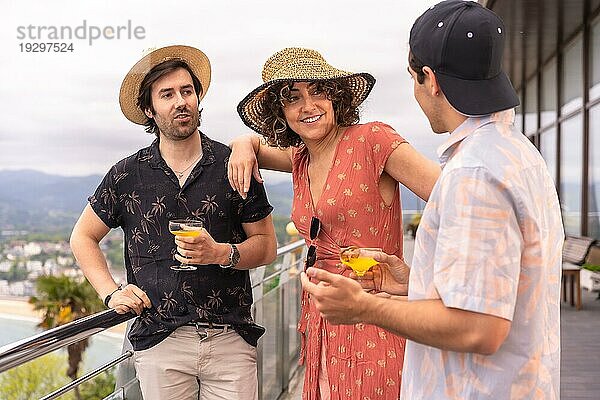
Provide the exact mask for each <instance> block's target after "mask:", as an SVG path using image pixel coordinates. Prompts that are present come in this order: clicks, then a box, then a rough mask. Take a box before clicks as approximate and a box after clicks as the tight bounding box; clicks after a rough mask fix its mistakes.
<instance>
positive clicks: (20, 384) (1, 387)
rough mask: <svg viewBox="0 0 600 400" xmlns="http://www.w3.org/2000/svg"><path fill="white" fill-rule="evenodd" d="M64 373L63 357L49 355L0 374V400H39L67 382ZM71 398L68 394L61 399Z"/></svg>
mask: <svg viewBox="0 0 600 400" xmlns="http://www.w3.org/2000/svg"><path fill="white" fill-rule="evenodd" d="M65 371H66V365H65V357H64V356H63V355H59V354H53V353H51V354H46V355H45V356H42V357H39V358H36V359H35V360H32V361H30V362H28V363H26V364H23V365H20V366H18V367H16V368H13V369H10V370H8V371H6V372H3V373H2V374H0V399H4V400H30V399H39V398H40V397H43V396H45V395H47V394H48V393H51V392H53V391H54V390H56V389H58V388H59V387H62V386H64V385H66V384H67V383H68V382H69V379H68V378H67V376H66V375H65ZM72 398H73V397H72V395H70V394H66V395H65V396H63V397H61V399H64V400H66V399H72Z"/></svg>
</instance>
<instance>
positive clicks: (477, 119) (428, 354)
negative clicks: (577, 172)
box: [302, 0, 564, 400]
mask: <svg viewBox="0 0 600 400" xmlns="http://www.w3.org/2000/svg"><path fill="white" fill-rule="evenodd" d="M504 36H505V29H504V25H503V23H502V21H501V20H500V18H499V17H498V16H496V14H494V13H493V12H492V11H490V10H489V9H487V8H485V7H483V6H481V5H480V4H478V3H475V2H471V1H456V0H448V1H444V2H441V3H439V4H437V5H435V6H433V7H431V8H430V9H429V10H427V11H426V12H425V13H424V14H423V15H421V16H420V17H419V18H418V19H417V20H416V22H415V23H414V25H413V27H412V30H411V33H410V54H409V69H408V71H409V73H410V75H411V77H412V79H413V81H414V88H413V89H414V96H415V98H416V100H417V102H418V103H419V105H420V106H421V108H422V110H423V112H424V113H425V115H426V116H427V118H428V119H429V122H430V124H431V128H432V129H433V131H434V132H436V133H445V132H449V133H450V136H449V137H448V139H447V141H446V143H444V144H443V145H442V146H441V147H440V148H439V149H438V154H439V156H440V161H441V164H442V173H441V175H440V178H439V180H438V181H437V183H436V185H435V187H434V188H433V191H432V192H431V196H430V198H429V202H428V203H427V206H426V208H425V210H424V212H423V215H422V218H421V222H420V225H419V229H418V231H417V235H416V240H415V252H414V257H413V260H412V264H411V268H410V271H409V273H408V271H407V267H406V266H405V265H401V263H400V262H399V260H398V259H397V258H396V257H394V256H388V255H386V254H382V253H378V252H374V254H368V255H370V256H372V257H374V258H376V260H378V261H379V262H380V265H381V266H382V267H383V268H386V269H390V270H396V272H397V274H396V275H395V276H400V274H399V273H398V272H399V271H401V270H404V272H405V274H404V275H405V276H407V275H409V274H410V277H409V279H408V301H394V300H390V299H385V298H381V297H376V296H373V295H371V294H369V293H367V292H365V291H364V290H361V289H363V288H365V287H366V288H368V287H371V286H372V282H370V283H369V282H367V281H366V280H365V281H364V282H363V287H361V285H360V284H359V283H357V282H356V281H353V280H351V279H347V278H343V277H340V276H339V275H333V274H329V273H327V272H326V271H323V270H319V269H316V268H313V269H309V270H308V271H307V274H306V275H303V276H302V283H303V286H304V288H305V290H306V291H308V292H309V293H310V295H311V298H312V299H313V301H314V302H315V303H316V305H317V306H316V307H317V309H318V310H319V311H320V312H321V313H322V314H323V315H324V317H325V318H326V319H328V320H330V321H331V322H333V323H337V324H347V323H356V322H358V321H363V322H366V323H372V324H375V325H378V326H381V327H384V328H387V329H389V330H391V331H393V332H396V333H398V334H400V335H404V336H406V337H407V338H408V341H407V347H406V359H405V369H404V371H403V376H402V396H401V398H402V399H407V400H408V399H494V400H498V399H542V398H544V399H558V398H559V397H560V390H559V382H560V326H559V322H560V316H559V311H560V300H559V294H560V274H561V249H562V243H563V237H564V233H563V227H562V222H561V215H560V207H559V202H558V198H557V194H556V189H555V186H554V182H553V180H552V178H551V176H550V174H549V173H548V170H547V167H546V164H545V162H544V160H543V159H542V157H541V156H540V154H539V152H538V151H537V150H536V149H535V147H534V146H533V145H532V144H531V142H530V141H529V140H528V138H527V137H526V136H524V135H523V134H522V133H521V132H519V130H518V129H517V128H516V127H515V125H514V110H513V108H514V107H516V106H517V105H518V103H519V101H518V97H517V95H516V93H515V91H514V89H513V87H512V85H511V83H510V81H509V79H508V77H507V76H506V75H505V74H504V73H503V72H502V69H501V67H502V54H503V50H504ZM365 255H367V254H365ZM309 277H310V278H312V281H309ZM315 280H316V281H317V282H316V283H315V282H314V281H315ZM402 283H403V284H406V279H405V280H404V282H400V281H399V282H397V284H398V287H400V284H402Z"/></svg>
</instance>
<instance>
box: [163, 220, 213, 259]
mask: <svg viewBox="0 0 600 400" xmlns="http://www.w3.org/2000/svg"><path fill="white" fill-rule="evenodd" d="M203 226H204V224H203V223H202V221H198V220H193V219H174V220H171V221H169V232H171V233H172V234H173V235H175V236H184V237H195V236H200V233H202V227H203ZM171 269H172V270H174V271H195V270H196V269H197V267H195V266H194V265H188V264H186V263H184V262H182V263H181V264H180V265H173V266H171Z"/></svg>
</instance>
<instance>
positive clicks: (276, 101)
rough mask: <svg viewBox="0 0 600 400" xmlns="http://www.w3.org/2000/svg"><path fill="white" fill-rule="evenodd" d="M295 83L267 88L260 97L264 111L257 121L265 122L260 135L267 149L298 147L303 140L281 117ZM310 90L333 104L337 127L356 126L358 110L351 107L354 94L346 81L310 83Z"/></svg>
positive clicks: (282, 83)
mask: <svg viewBox="0 0 600 400" xmlns="http://www.w3.org/2000/svg"><path fill="white" fill-rule="evenodd" d="M295 82H296V81H291V80H290V81H284V82H280V83H277V84H274V85H271V86H270V87H268V88H267V89H266V90H265V91H264V92H263V93H262V96H263V104H264V107H263V108H262V109H261V110H260V112H259V117H260V118H261V119H262V120H263V121H264V125H263V127H264V129H263V131H262V132H261V133H262V135H263V136H264V137H265V140H266V142H267V144H268V145H269V146H277V147H280V148H287V147H290V146H299V145H300V144H302V139H301V138H300V136H298V134H297V133H296V132H294V131H293V130H292V129H291V128H290V127H289V126H288V124H287V122H286V120H285V116H284V114H283V108H284V105H283V104H284V103H283V102H284V100H288V99H289V98H290V94H291V90H292V87H293V86H294V83H295ZM309 85H310V86H316V88H315V89H316V90H317V91H319V92H324V93H325V96H326V97H327V99H328V100H331V102H332V103H333V111H334V115H335V122H336V123H337V124H338V125H339V126H350V125H354V124H357V123H358V122H359V120H360V118H359V113H358V106H355V105H353V104H352V103H353V100H354V96H353V92H352V90H351V87H350V85H349V83H348V81H347V80H346V79H344V78H339V79H330V80H317V81H309Z"/></svg>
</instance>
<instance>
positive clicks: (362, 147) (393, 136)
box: [292, 122, 405, 400]
mask: <svg viewBox="0 0 600 400" xmlns="http://www.w3.org/2000/svg"><path fill="white" fill-rule="evenodd" d="M403 142H405V140H404V139H403V138H402V137H400V136H399V135H398V134H397V133H396V132H395V131H394V129H393V128H392V127H390V126H388V125H386V124H383V123H381V122H372V123H368V124H363V125H354V126H351V127H348V128H347V129H346V131H345V132H344V134H343V136H342V137H341V138H340V140H339V142H338V144H337V149H336V152H335V156H334V160H333V164H332V166H331V169H330V170H329V173H328V176H327V180H326V182H325V186H324V188H323V193H322V195H321V197H320V198H319V200H318V203H317V204H313V201H312V197H311V194H310V188H309V184H310V183H309V179H308V164H309V155H308V151H307V150H306V148H305V147H303V146H300V147H299V148H298V149H297V150H296V151H295V152H294V155H293V167H292V176H293V183H294V195H295V196H294V202H293V207H292V220H293V221H294V224H295V225H296V228H297V229H298V231H299V232H300V234H301V235H302V236H303V237H304V238H305V240H306V242H307V245H310V244H311V241H310V236H309V230H310V222H311V218H312V217H313V216H316V217H317V218H319V220H320V221H321V231H320V233H319V235H318V237H317V238H316V239H315V240H314V241H312V244H314V245H315V246H316V247H317V262H316V264H315V266H316V267H318V268H323V269H325V270H327V271H329V272H333V273H337V274H340V273H342V272H343V273H344V275H348V274H349V271H348V270H343V269H339V268H338V264H339V250H340V247H344V246H348V245H357V246H361V247H379V248H381V249H383V250H384V251H385V252H386V253H389V254H395V255H397V256H398V257H402V213H401V205H400V190H399V188H398V189H396V193H395V195H394V199H393V201H392V204H390V205H386V204H385V202H384V201H383V199H382V197H381V195H380V192H379V188H378V185H379V180H380V177H381V174H382V172H383V169H384V166H385V163H386V161H387V159H388V157H389V156H390V154H391V153H392V152H393V151H394V149H395V148H396V147H398V145H400V144H401V143H403ZM298 331H299V332H300V333H301V335H302V350H301V356H300V363H301V364H302V363H304V364H305V366H306V372H305V377H304V390H303V395H302V398H303V399H306V400H318V399H324V398H326V397H328V395H327V393H329V397H330V398H331V399H360V400H366V399H371V400H375V399H386V400H388V399H389V400H397V399H398V397H399V393H400V381H401V379H402V363H403V359H404V345H405V339H404V338H402V337H399V336H396V335H394V334H392V333H390V332H388V331H386V330H384V329H381V328H378V327H376V326H373V325H365V324H356V325H340V326H335V325H331V324H329V323H328V322H327V321H325V320H323V318H321V317H320V315H319V312H318V311H317V310H316V308H315V307H314V305H313V304H312V302H311V301H310V298H308V296H307V295H306V293H303V295H302V313H301V318H300V321H299V323H298ZM325 363H326V365H323V364H325ZM323 382H328V383H329V384H328V386H329V387H328V388H326V387H320V386H321V385H323Z"/></svg>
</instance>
